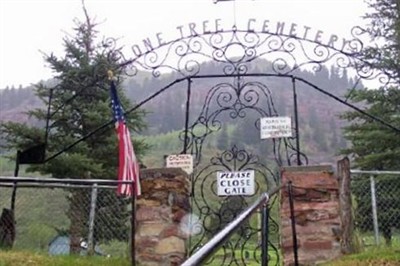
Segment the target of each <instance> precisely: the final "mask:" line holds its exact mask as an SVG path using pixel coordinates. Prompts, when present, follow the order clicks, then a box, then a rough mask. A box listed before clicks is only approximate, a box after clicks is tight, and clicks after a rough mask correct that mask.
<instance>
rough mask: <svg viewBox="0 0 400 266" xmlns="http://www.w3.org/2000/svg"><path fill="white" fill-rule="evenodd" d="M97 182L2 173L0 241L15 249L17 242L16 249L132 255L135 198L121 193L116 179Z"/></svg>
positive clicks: (52, 252) (120, 255) (101, 254)
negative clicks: (118, 193) (13, 221)
mask: <svg viewBox="0 0 400 266" xmlns="http://www.w3.org/2000/svg"><path fill="white" fill-rule="evenodd" d="M15 181H16V182H15ZM49 181H51V182H49ZM98 181H99V182H96V181H95V180H62V179H60V180H54V179H51V180H50V179H43V178H40V179H33V178H32V179H29V178H27V179H24V178H18V179H13V178H5V177H0V206H1V207H2V215H1V218H0V245H1V246H2V247H3V248H10V244H11V243H12V242H13V243H12V244H13V245H12V249H13V250H28V251H34V252H43V253H48V254H51V255H58V254H82V255H86V254H93V255H99V256H118V257H126V258H127V259H128V258H129V257H130V256H131V251H130V248H129V247H130V239H131V215H132V212H131V210H132V202H131V198H125V197H119V196H117V195H116V185H117V181H111V180H98ZM14 188H16V189H14ZM13 194H14V195H15V197H13ZM13 198H14V199H15V201H14V203H13ZM12 205H14V206H15V211H14V216H15V226H13V224H12V222H10V221H11V220H12V213H13V212H12V211H10V210H11V209H12V207H11V206H12ZM13 238H14V241H12V239H13Z"/></svg>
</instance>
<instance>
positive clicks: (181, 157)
mask: <svg viewBox="0 0 400 266" xmlns="http://www.w3.org/2000/svg"><path fill="white" fill-rule="evenodd" d="M165 164H166V166H167V168H182V170H183V171H185V172H186V173H188V174H189V175H190V174H191V173H193V156H192V155H191V154H176V155H175V154H171V155H168V156H167V158H166V163H165Z"/></svg>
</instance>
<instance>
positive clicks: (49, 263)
mask: <svg viewBox="0 0 400 266" xmlns="http://www.w3.org/2000/svg"><path fill="white" fill-rule="evenodd" d="M28 265H29V266H69V265H71V266H72V265H74V266H75V265H76V266H92V265H93V266H94V265H96V266H108V265H113V266H130V265H131V263H130V261H129V260H128V259H125V258H113V257H110V258H105V257H83V256H48V255H45V254H40V253H32V252H23V251H2V252H0V266H28Z"/></svg>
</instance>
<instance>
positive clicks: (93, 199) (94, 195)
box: [87, 183, 97, 255]
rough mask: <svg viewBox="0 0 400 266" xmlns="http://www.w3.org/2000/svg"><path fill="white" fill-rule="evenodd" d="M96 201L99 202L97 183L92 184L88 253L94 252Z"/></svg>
mask: <svg viewBox="0 0 400 266" xmlns="http://www.w3.org/2000/svg"><path fill="white" fill-rule="evenodd" d="M96 203H97V184H96V183H94V184H93V186H92V197H91V200H90V213H89V235H88V253H87V254H88V255H93V254H94V244H93V231H94V219H95V214H96Z"/></svg>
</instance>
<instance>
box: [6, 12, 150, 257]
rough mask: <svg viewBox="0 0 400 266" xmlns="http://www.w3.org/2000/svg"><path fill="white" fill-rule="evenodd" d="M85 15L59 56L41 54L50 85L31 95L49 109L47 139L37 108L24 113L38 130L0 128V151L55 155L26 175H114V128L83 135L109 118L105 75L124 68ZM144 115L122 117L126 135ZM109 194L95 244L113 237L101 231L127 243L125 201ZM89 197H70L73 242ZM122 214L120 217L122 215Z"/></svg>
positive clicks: (117, 51)
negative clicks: (40, 149)
mask: <svg viewBox="0 0 400 266" xmlns="http://www.w3.org/2000/svg"><path fill="white" fill-rule="evenodd" d="M84 14H85V20H84V21H79V20H76V21H75V23H76V24H75V28H74V29H73V30H74V34H71V35H68V36H66V37H65V38H64V39H63V45H64V55H63V56H56V55H54V54H49V55H48V54H45V55H44V59H45V61H46V63H47V64H48V65H49V67H50V68H51V70H52V71H53V72H54V73H55V74H54V75H55V76H54V78H53V80H52V82H51V83H40V84H37V85H36V86H35V94H36V96H37V97H38V98H39V99H40V100H41V101H42V103H43V105H44V106H49V108H50V110H51V118H50V121H49V131H48V132H47V133H48V138H47V139H45V136H46V135H47V134H46V132H45V129H44V128H43V125H44V124H45V123H46V120H47V108H43V109H41V108H37V109H34V110H31V111H29V112H28V114H29V116H30V117H31V118H33V119H34V120H37V121H40V122H41V127H34V126H32V125H26V124H24V123H18V122H4V123H2V124H1V125H0V129H1V134H2V137H4V140H5V143H2V144H3V148H5V149H6V150H8V151H11V150H25V149H27V148H29V147H31V146H34V145H37V144H40V143H46V144H47V146H46V152H47V157H49V156H52V155H53V154H58V153H59V152H60V153H59V156H57V157H55V158H54V159H52V160H50V161H48V162H46V163H45V164H36V165H30V166H29V168H28V171H32V172H40V173H41V174H44V175H51V176H52V177H55V178H95V179H111V178H113V177H114V176H115V173H116V167H117V165H118V163H117V158H118V155H117V154H118V150H117V148H118V145H117V137H116V134H115V130H114V128H113V127H112V126H111V125H110V126H108V127H103V129H102V130H101V131H99V132H98V133H97V134H93V135H90V137H86V136H88V135H89V134H92V132H94V131H95V130H97V129H98V128H99V127H100V126H102V125H105V124H106V123H107V122H109V120H110V119H111V118H112V111H111V108H110V96H109V90H108V88H109V80H108V73H107V71H108V70H112V71H113V72H114V74H115V75H116V76H118V77H120V76H121V75H122V74H123V73H124V67H125V64H124V59H123V56H122V54H121V48H119V47H118V46H116V44H115V43H114V40H112V39H102V40H100V41H98V32H97V29H96V27H97V24H96V23H95V22H94V21H92V20H91V18H90V17H89V16H88V14H87V12H86V9H84ZM121 82H122V80H118V81H117V82H116V84H117V86H119V85H120V84H121ZM119 93H120V94H119V96H120V98H121V102H122V104H123V105H124V107H125V108H126V109H129V108H130V107H131V106H132V105H131V103H130V102H129V101H128V100H127V98H126V97H125V95H124V94H123V93H122V91H121V90H120V91H119ZM50 96H51V100H49V99H50V98H49V97H50ZM143 115H144V113H143V112H142V111H137V112H134V113H131V114H129V115H128V116H127V117H126V120H127V124H128V126H129V127H130V129H131V130H134V131H140V130H142V129H143V128H144V122H143ZM80 140H81V141H80ZM77 141H80V142H79V144H77V145H75V146H73V147H72V148H70V149H67V150H65V149H64V148H65V147H68V146H69V145H71V144H73V143H75V142H77ZM134 146H135V150H136V153H137V154H138V155H141V154H143V152H144V149H145V148H146V146H145V145H144V144H143V143H140V142H136V143H135V144H134ZM108 194H110V195H108V197H111V198H112V199H113V200H112V201H110V203H109V207H106V208H104V209H103V210H102V211H103V212H106V211H107V212H108V216H109V217H110V219H109V221H108V224H97V225H96V226H97V227H96V230H95V239H96V240H97V239H99V238H101V239H107V237H108V238H109V237H115V235H114V234H106V233H104V230H109V228H110V227H112V228H113V229H115V230H120V229H121V228H124V229H125V231H126V234H125V236H122V237H120V238H122V239H125V240H126V238H127V234H128V231H129V230H128V228H127V225H126V221H127V219H128V217H129V215H128V213H127V212H126V202H123V201H122V200H118V199H116V196H115V195H114V194H115V193H114V192H111V191H108ZM89 196H90V194H89V193H87V192H85V191H82V190H80V191H78V192H77V191H74V192H71V196H70V197H69V198H68V200H69V210H68V212H67V215H68V218H69V219H70V221H71V224H70V234H71V236H77V237H76V238H78V239H79V237H80V236H83V235H86V230H87V225H86V224H85V223H86V221H87V220H88V219H87V216H88V213H89V211H88V207H89V206H90V204H89V200H90V197H89ZM121 213H122V214H124V215H123V216H121ZM110 224H112V226H110ZM117 228H118V229H117ZM71 238H72V237H71ZM74 239H75V238H74ZM119 240H121V239H119ZM72 252H74V250H72Z"/></svg>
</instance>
